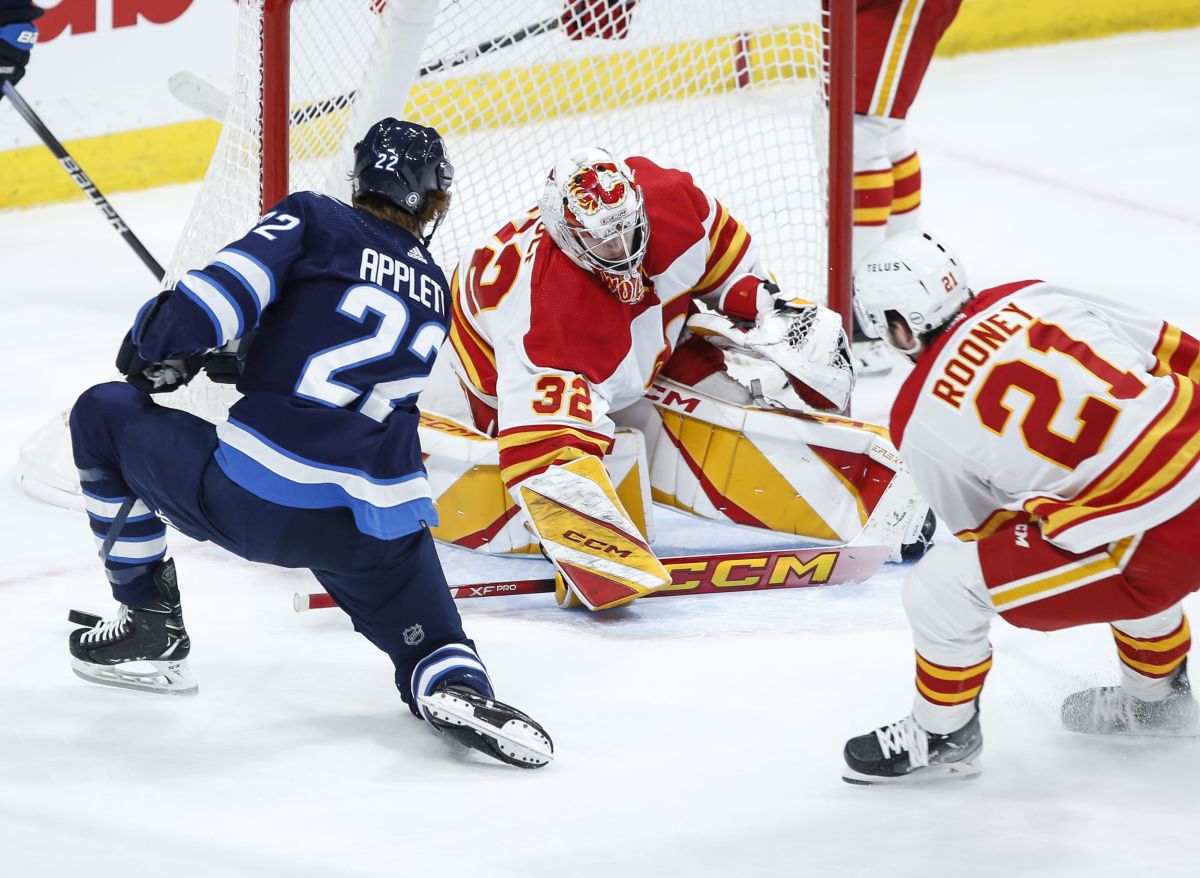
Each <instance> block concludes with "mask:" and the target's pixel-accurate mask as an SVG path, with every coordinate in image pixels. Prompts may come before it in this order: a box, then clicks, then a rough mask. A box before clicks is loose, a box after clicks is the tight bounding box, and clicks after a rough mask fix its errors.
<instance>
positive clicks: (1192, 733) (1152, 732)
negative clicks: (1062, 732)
mask: <svg viewBox="0 0 1200 878" xmlns="http://www.w3.org/2000/svg"><path fill="white" fill-rule="evenodd" d="M1063 728H1065V729H1066V730H1067V731H1068V732H1070V733H1071V734H1073V735H1091V736H1093V737H1097V738H1200V721H1197V722H1193V723H1191V724H1190V725H1187V726H1183V727H1182V728H1178V729H1121V730H1120V731H1115V730H1108V729H1095V728H1092V729H1080V728H1076V729H1073V728H1071V727H1070V726H1063Z"/></svg>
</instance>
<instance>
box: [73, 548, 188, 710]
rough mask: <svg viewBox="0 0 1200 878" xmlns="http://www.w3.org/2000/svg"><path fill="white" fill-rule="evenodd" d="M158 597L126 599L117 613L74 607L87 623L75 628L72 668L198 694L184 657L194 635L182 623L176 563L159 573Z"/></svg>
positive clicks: (143, 687) (129, 684) (104, 679)
mask: <svg viewBox="0 0 1200 878" xmlns="http://www.w3.org/2000/svg"><path fill="white" fill-rule="evenodd" d="M154 584H155V585H157V586H158V593H159V599H158V600H156V601H154V602H153V603H151V604H147V605H146V606H142V607H127V606H125V605H124V604H121V607H120V609H119V610H118V611H117V615H116V618H113V619H109V620H107V621H102V620H101V619H100V618H99V617H98V616H93V615H91V614H88V613H80V612H78V611H75V610H72V611H71V615H70V617H69V618H70V619H71V621H72V622H75V623H77V624H83V625H84V626H85V627H83V628H77V629H76V630H74V631H72V632H71V642H70V646H71V669H72V670H73V671H74V672H75V674H76V675H77V676H79V677H82V678H83V679H85V680H89V681H90V682H93V683H103V684H104V685H106V686H117V687H120V688H122V689H137V690H140V691H143V692H158V693H163V694H172V695H195V694H196V692H197V691H198V689H199V687H198V686H197V685H196V681H195V679H194V678H193V677H192V676H191V673H190V671H189V669H188V666H187V662H186V661H185V659H186V658H187V656H188V653H189V652H190V651H191V646H192V644H191V640H189V639H188V634H187V629H185V628H184V627H183V612H182V610H181V608H180V605H179V587H178V585H177V584H176V581H175V562H174V561H171V560H168V561H164V562H162V563H161V564H159V566H158V569H157V570H156V571H155V572H154Z"/></svg>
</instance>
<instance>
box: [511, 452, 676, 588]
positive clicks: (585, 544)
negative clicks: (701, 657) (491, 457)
mask: <svg viewBox="0 0 1200 878" xmlns="http://www.w3.org/2000/svg"><path fill="white" fill-rule="evenodd" d="M514 494H515V495H516V499H517V502H518V503H520V505H521V508H522V509H523V510H524V511H525V514H526V515H527V516H528V521H529V526H530V528H531V529H532V530H533V532H534V534H535V535H536V536H537V538H538V540H539V541H540V542H541V547H542V551H543V553H545V555H546V557H547V558H548V559H549V560H550V563H552V564H553V565H554V568H555V571H556V576H555V582H556V586H557V587H556V596H557V598H558V603H559V606H562V607H569V606H575V605H576V604H577V603H581V604H583V605H584V606H586V607H587V608H588V609H589V610H607V609H609V608H611V607H619V606H621V605H623V604H628V603H630V602H631V601H633V600H636V599H637V598H640V597H643V596H644V595H647V594H650V593H651V592H653V591H657V590H658V589H660V588H662V587H663V586H665V585H669V584H670V582H671V575H670V574H669V573H668V572H667V569H666V568H665V567H663V565H662V562H660V561H659V560H658V559H657V558H656V557H654V553H653V552H652V551H651V550H650V546H649V545H647V544H646V541H645V539H644V538H643V537H642V535H641V533H640V532H639V531H638V529H637V527H636V526H635V525H634V524H633V522H632V521H631V520H630V517H629V515H628V514H627V513H626V512H625V509H624V508H623V507H622V506H621V501H620V500H619V499H617V495H616V492H615V491H614V490H613V487H612V483H611V482H610V481H609V478H608V473H606V472H605V470H604V465H603V464H602V463H601V462H600V459H599V458H598V457H594V456H590V455H589V456H586V457H580V458H577V459H576V460H572V461H570V462H569V463H564V464H556V465H554V466H551V467H550V468H549V469H547V470H545V471H543V472H540V473H537V474H536V475H533V476H530V477H529V478H527V479H525V480H524V481H523V482H521V483H520V484H518V485H517V486H516V488H515V489H514Z"/></svg>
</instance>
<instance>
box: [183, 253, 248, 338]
mask: <svg viewBox="0 0 1200 878" xmlns="http://www.w3.org/2000/svg"><path fill="white" fill-rule="evenodd" d="M175 288H176V289H177V290H179V291H180V292H182V293H183V294H184V295H185V296H187V297H188V298H189V299H191V300H192V301H193V302H195V303H196V304H197V305H199V306H200V309H201V310H202V311H204V313H205V314H207V315H208V319H209V320H211V321H212V324H213V328H214V329H216V331H217V344H216V346H217V347H220V346H221V345H223V344H225V342H227V341H229V340H230V339H233V338H239V337H241V329H242V312H241V309H240V308H238V307H237V302H236V300H235V299H234V298H233V296H231V295H230V294H229V293H228V292H227V291H225V290H223V289H221V288H220V287H219V286H217V285H216V284H215V283H213V282H212V281H211V280H209V279H208V278H206V277H205V276H204V275H202V274H200V272H198V271H189V272H188V273H187V275H186V277H185V279H184V280H181V281H179V283H177V284H176V285H175Z"/></svg>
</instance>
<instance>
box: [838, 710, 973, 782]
mask: <svg viewBox="0 0 1200 878" xmlns="http://www.w3.org/2000/svg"><path fill="white" fill-rule="evenodd" d="M982 750H983V735H982V733H981V732H980V730H979V714H978V713H976V714H975V715H974V716H973V717H971V721H970V722H969V723H967V724H966V725H965V726H963V727H962V728H961V729H958V730H957V731H954V732H951V733H950V734H948V735H936V734H933V733H932V732H927V731H925V729H924V728H922V727H921V725H920V724H919V723H918V722H917V721H916V720H915V719H914V718H913V717H912V716H906V717H905V718H904V719H902V720H898V721H896V722H894V723H892V724H891V725H888V726H884V727H883V728H880V729H876V730H875V731H873V732H867V734H865V735H859V736H858V737H856V738H851V739H850V740H849V741H847V742H846V749H845V751H844V754H843V755H844V756H845V759H846V768H845V770H844V771H843V772H842V779H843V780H845V781H846V783H853V784H880V783H929V782H936V781H946V780H966V779H967V778H971V777H975V776H976V775H978V774H979V772H980V770H981V769H980V766H979V760H978V756H979V754H980V752H981V751H982Z"/></svg>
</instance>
